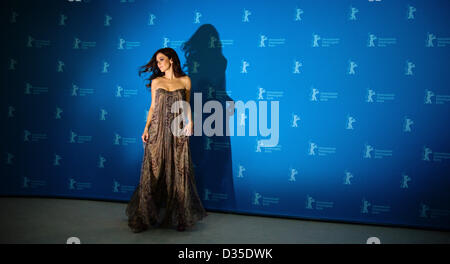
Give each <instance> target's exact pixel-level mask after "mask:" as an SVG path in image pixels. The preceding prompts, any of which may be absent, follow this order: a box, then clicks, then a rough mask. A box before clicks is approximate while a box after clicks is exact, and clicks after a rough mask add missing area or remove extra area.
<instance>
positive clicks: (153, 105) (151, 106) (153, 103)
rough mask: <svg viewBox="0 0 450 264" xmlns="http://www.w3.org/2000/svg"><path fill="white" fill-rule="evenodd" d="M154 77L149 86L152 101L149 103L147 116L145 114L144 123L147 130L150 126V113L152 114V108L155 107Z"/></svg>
mask: <svg viewBox="0 0 450 264" xmlns="http://www.w3.org/2000/svg"><path fill="white" fill-rule="evenodd" d="M155 83H156V79H154V80H153V81H152V88H151V93H152V102H151V105H150V109H149V110H148V116H147V123H146V124H145V130H148V128H149V127H150V122H151V121H152V114H153V110H154V109H155V104H156V103H155V97H156V96H155V94H156V93H155V91H156V84H155Z"/></svg>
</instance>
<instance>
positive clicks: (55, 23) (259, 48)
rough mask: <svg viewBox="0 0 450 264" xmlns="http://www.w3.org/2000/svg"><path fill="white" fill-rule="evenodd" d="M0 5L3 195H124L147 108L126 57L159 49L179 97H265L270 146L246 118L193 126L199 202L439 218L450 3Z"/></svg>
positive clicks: (444, 185) (134, 172)
mask: <svg viewBox="0 0 450 264" xmlns="http://www.w3.org/2000/svg"><path fill="white" fill-rule="evenodd" d="M2 5H3V6H2V10H1V12H2V22H1V24H2V32H3V40H2V49H1V50H2V62H3V63H2V89H1V101H2V115H1V122H2V124H3V129H2V130H1V138H2V144H1V145H2V162H1V184H0V194H1V195H3V196H11V195H12V196H16V195H18V196H51V197H74V198H87V199H102V200H115V201H128V200H129V198H130V196H131V194H132V192H133V190H134V188H135V187H136V186H137V183H138V181H139V176H140V175H139V173H140V168H141V167H140V166H141V161H142V156H143V144H142V141H141V134H142V132H143V130H144V126H145V122H146V118H147V113H148V112H147V111H148V109H149V107H150V103H151V94H150V93H149V92H148V91H147V90H146V87H145V84H146V83H147V82H146V81H145V79H144V77H145V78H147V77H148V76H143V77H139V76H138V75H137V71H138V67H139V66H141V65H144V64H146V63H147V62H148V61H149V60H150V58H151V56H152V55H153V53H154V52H155V51H156V50H157V49H159V48H162V47H171V48H173V49H175V50H176V51H177V53H178V55H179V56H180V60H181V62H182V64H183V65H184V67H183V69H184V71H185V72H186V73H187V74H188V75H189V76H190V77H191V80H192V94H191V98H192V100H193V98H194V93H200V94H201V95H202V100H203V104H204V103H205V102H207V101H208V100H218V101H220V102H221V103H222V104H223V105H224V107H225V105H226V101H235V102H236V101H243V102H250V101H254V102H256V103H257V104H258V103H259V102H263V101H265V102H268V105H269V106H270V103H271V102H275V101H278V102H279V112H278V113H277V114H278V115H275V112H276V111H274V109H269V116H270V115H272V116H275V117H276V122H278V124H279V138H278V142H277V144H276V145H275V146H271V147H267V146H265V145H264V144H261V142H262V140H264V139H266V138H268V137H267V136H265V135H263V134H261V133H260V131H258V133H257V135H255V136H250V135H249V131H248V125H249V122H250V121H251V120H255V119H254V116H252V115H251V113H250V112H249V111H247V112H246V113H245V115H235V116H234V119H233V120H234V124H235V125H234V129H235V131H236V129H237V127H238V126H240V125H243V124H244V125H245V127H246V134H245V136H206V135H203V136H192V137H191V140H190V144H191V151H192V155H193V162H194V164H195V176H196V181H197V187H198V191H199V194H200V196H201V198H202V200H203V203H204V206H205V207H206V209H209V210H219V211H229V212H240V213H249V214H257V215H275V216H283V217H295V218H307V219H322V220H336V221H345V222H357V223H375V224H389V225H406V226H416V227H429V228H439V229H449V227H450V221H449V213H450V208H449V202H450V195H449V189H450V188H449V187H450V177H449V176H450V174H449V172H450V170H449V165H450V160H449V158H450V140H449V137H448V134H449V129H448V128H449V122H450V116H449V106H450V90H449V87H450V85H449V83H450V77H449V76H450V70H449V69H450V67H449V66H450V65H449V58H450V56H449V55H450V27H449V17H448V14H449V12H450V1H447V0H442V1H438V0H433V1H422V0H417V1H415V0H396V1H387V0H381V1H368V0H353V1H350V0H339V1H329V0H320V1H319V0H314V1H312V0H311V1H306V0H305V1H280V0H277V1H266V2H263V3H262V2H260V1H243V0H239V1H228V2H227V3H226V4H225V3H224V2H223V1H188V2H186V1H181V0H174V1H168V0H166V1H144V0H135V1H131V0H122V1H121V0H114V1H113V0H110V1H107V0H103V1H101V0H98V1H95V0H90V1H87V0H83V1H67V0H66V1H63V0H61V1H32V0H30V1H11V0H9V1H2ZM191 103H193V102H192V101H191ZM200 107H201V106H200ZM193 108H194V110H195V106H193ZM197 109H198V108H197ZM200 110H201V109H200ZM258 114H260V112H259V113H258ZM210 115H211V114H210V113H208V112H206V111H203V114H202V120H203V121H205V119H207V117H208V116H210ZM197 118H198V116H197ZM267 120H268V123H269V127H270V126H271V125H272V127H273V125H274V122H273V120H270V117H268V118H267ZM258 123H259V124H260V125H261V120H259V121H258ZM234 134H235V135H236V132H235V133H234Z"/></svg>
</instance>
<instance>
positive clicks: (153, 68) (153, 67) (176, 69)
mask: <svg viewBox="0 0 450 264" xmlns="http://www.w3.org/2000/svg"><path fill="white" fill-rule="evenodd" d="M158 53H162V54H164V55H166V56H167V57H168V58H169V60H170V59H172V60H173V64H172V68H173V73H174V74H175V77H177V78H179V77H182V76H186V73H184V72H183V70H182V69H181V65H180V59H179V58H178V55H177V52H176V51H175V50H174V49H172V48H162V49H159V50H157V51H156V52H155V53H154V54H153V57H152V58H151V60H150V61H149V62H148V63H147V64H146V65H144V66H141V67H139V77H140V76H141V74H142V73H144V72H151V73H152V75H151V76H150V78H148V79H146V80H148V81H149V83H148V84H146V85H145V86H146V87H147V89H148V90H149V91H151V84H152V80H153V79H155V78H158V77H161V76H164V73H163V72H161V70H160V69H159V68H158V63H157V61H156V55H158Z"/></svg>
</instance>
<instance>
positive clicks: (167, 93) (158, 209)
mask: <svg viewBox="0 0 450 264" xmlns="http://www.w3.org/2000/svg"><path fill="white" fill-rule="evenodd" d="M143 72H152V75H151V77H150V78H149V81H150V83H149V84H147V85H146V86H147V88H148V87H151V95H152V102H151V106H150V110H149V112H148V117H147V123H146V125H145V129H144V133H143V134H142V141H143V143H144V146H145V150H144V158H143V161H142V167H141V177H140V181H139V185H138V186H137V188H136V190H135V191H134V193H133V195H132V197H131V200H130V202H129V203H128V206H127V209H126V214H127V216H128V226H129V227H130V228H131V230H132V231H133V232H141V231H144V230H146V229H148V227H149V226H157V225H159V226H161V227H172V226H176V227H177V230H178V231H184V230H185V229H186V228H188V227H191V226H193V225H194V224H195V222H197V221H199V220H201V219H202V218H204V217H206V216H207V213H206V211H205V209H204V208H203V205H202V202H201V200H200V198H199V196H198V193H197V188H196V185H195V178H194V168H193V166H192V160H191V151H190V149H189V136H191V135H192V134H193V129H194V126H193V122H192V118H191V111H190V109H189V110H188V111H187V110H186V112H187V113H185V114H186V115H187V120H188V123H187V124H186V126H184V127H183V126H181V127H179V129H182V130H181V131H182V133H181V135H180V134H177V133H174V132H173V131H172V129H171V125H172V121H173V119H174V118H175V117H176V116H177V113H172V111H171V107H172V104H174V103H176V102H182V101H186V102H187V103H189V101H190V90H191V80H190V78H189V76H187V75H186V74H185V73H184V72H183V71H182V70H181V66H180V60H179V58H178V55H177V53H176V52H175V50H173V49H172V48H162V49H159V50H158V51H156V52H155V54H154V55H153V57H152V59H151V60H150V62H148V63H147V64H146V65H144V66H142V67H141V70H140V71H139V76H141V74H142V73H143ZM183 112H184V111H183ZM183 124H184V123H183Z"/></svg>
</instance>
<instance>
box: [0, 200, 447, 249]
mask: <svg viewBox="0 0 450 264" xmlns="http://www.w3.org/2000/svg"><path fill="white" fill-rule="evenodd" d="M0 205H1V208H2V210H1V211H2V213H1V215H2V216H1V217H2V219H1V223H0V243H2V244H5V243H14V244H15V243H49V244H65V243H66V242H67V239H68V238H69V237H77V238H79V240H80V242H81V243H82V244H83V243H85V244H95V243H106V244H115V243H147V244H152V243H158V244H165V243H171V244H178V243H186V244H197V243H231V244H233V243H244V244H247V243H254V244H262V243H264V244H265V243H271V244H277V243H289V244H290V243H299V244H310V243H315V244H330V243H331V244H342V243H345V244H366V242H367V239H368V238H369V237H377V238H379V239H380V241H381V243H382V244H383V243H384V244H391V243H402V244H403V243H406V244H415V243H425V244H429V243H445V244H450V232H444V231H435V230H426V229H423V230H422V229H415V228H402V227H384V226H375V225H362V224H346V223H333V222H323V221H307V220H297V219H284V218H272V217H264V216H247V215H238V214H231V213H217V212H208V214H209V215H208V217H206V218H205V219H203V220H202V221H200V222H198V223H197V225H196V226H195V227H194V228H193V229H191V230H187V231H185V232H178V231H176V230H175V229H173V230H172V229H160V228H156V229H155V228H152V229H149V230H147V231H145V232H142V233H132V232H131V231H130V229H129V228H128V226H127V218H126V215H125V208H126V203H123V202H104V201H91V200H74V199H58V198H27V197H23V198H17V197H14V198H12V197H2V198H0Z"/></svg>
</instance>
